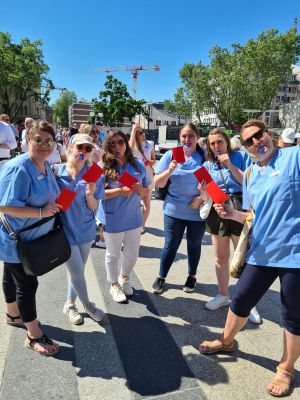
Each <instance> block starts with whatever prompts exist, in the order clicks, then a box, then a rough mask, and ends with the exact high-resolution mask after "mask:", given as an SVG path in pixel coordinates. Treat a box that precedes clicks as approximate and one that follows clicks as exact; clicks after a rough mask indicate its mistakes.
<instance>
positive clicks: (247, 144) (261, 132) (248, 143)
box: [243, 129, 266, 147]
mask: <svg viewBox="0 0 300 400" xmlns="http://www.w3.org/2000/svg"><path fill="white" fill-rule="evenodd" d="M265 132H266V130H265V129H260V130H259V131H257V132H255V133H253V135H252V136H250V137H249V138H248V139H246V140H244V141H243V145H244V146H245V147H251V146H253V139H256V140H259V139H261V138H262V137H263V136H264V134H265Z"/></svg>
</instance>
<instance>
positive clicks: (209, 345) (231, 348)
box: [199, 335, 235, 354]
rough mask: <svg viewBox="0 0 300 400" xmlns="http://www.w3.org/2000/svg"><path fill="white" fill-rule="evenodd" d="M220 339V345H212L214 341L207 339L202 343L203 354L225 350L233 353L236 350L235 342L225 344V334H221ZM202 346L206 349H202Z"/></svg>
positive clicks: (201, 351) (201, 350)
mask: <svg viewBox="0 0 300 400" xmlns="http://www.w3.org/2000/svg"><path fill="white" fill-rule="evenodd" d="M218 340H220V342H221V343H222V344H221V345H219V346H214V347H213V346H212V342H213V341H205V342H203V343H201V344H200V347H199V351H200V353H201V354H214V353H219V352H225V353H232V352H233V351H234V350H235V344H234V342H232V343H230V344H225V343H224V339H223V335H220V336H219V337H218ZM201 347H204V349H201Z"/></svg>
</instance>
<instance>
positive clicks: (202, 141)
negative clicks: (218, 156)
mask: <svg viewBox="0 0 300 400" xmlns="http://www.w3.org/2000/svg"><path fill="white" fill-rule="evenodd" d="M206 142H207V138H206V137H200V138H199V139H198V144H199V146H200V147H201V149H203V150H204V151H206Z"/></svg>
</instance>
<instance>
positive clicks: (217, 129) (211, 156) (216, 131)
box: [206, 128, 234, 161]
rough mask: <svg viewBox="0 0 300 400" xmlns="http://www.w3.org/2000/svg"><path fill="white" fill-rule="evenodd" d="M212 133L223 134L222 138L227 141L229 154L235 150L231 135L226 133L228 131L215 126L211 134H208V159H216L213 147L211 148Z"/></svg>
mask: <svg viewBox="0 0 300 400" xmlns="http://www.w3.org/2000/svg"><path fill="white" fill-rule="evenodd" d="M212 135H221V136H222V138H223V139H224V140H225V142H226V144H227V151H228V154H230V153H232V152H233V151H234V150H232V147H231V144H230V140H229V137H228V136H227V135H226V133H225V132H224V131H223V129H221V128H214V129H212V130H211V131H210V132H209V134H208V136H207V142H206V158H207V160H209V161H213V160H214V159H215V155H214V153H213V151H212V149H211V148H210V137H211V136H212Z"/></svg>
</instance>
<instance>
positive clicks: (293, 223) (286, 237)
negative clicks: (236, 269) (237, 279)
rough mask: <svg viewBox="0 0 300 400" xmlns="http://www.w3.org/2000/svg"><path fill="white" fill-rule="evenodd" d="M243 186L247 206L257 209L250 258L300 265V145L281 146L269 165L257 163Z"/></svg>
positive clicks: (258, 262)
mask: <svg viewBox="0 0 300 400" xmlns="http://www.w3.org/2000/svg"><path fill="white" fill-rule="evenodd" d="M243 188H244V190H243V192H244V195H243V207H244V208H245V209H246V210H249V209H250V208H251V206H250V203H251V204H252V207H253V209H254V210H255V220H254V224H253V229H252V234H251V237H250V249H249V251H248V253H247V256H246V262H247V263H249V264H254V265H263V266H269V267H280V268H300V147H299V146H295V147H289V148H283V149H277V150H276V153H275V155H274V157H273V159H272V160H271V161H270V162H269V164H268V165H267V166H266V167H265V168H260V167H259V165H258V164H257V163H256V164H254V165H253V167H252V169H251V173H250V176H249V179H248V184H247V189H246V183H245V176H244V187H243Z"/></svg>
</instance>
